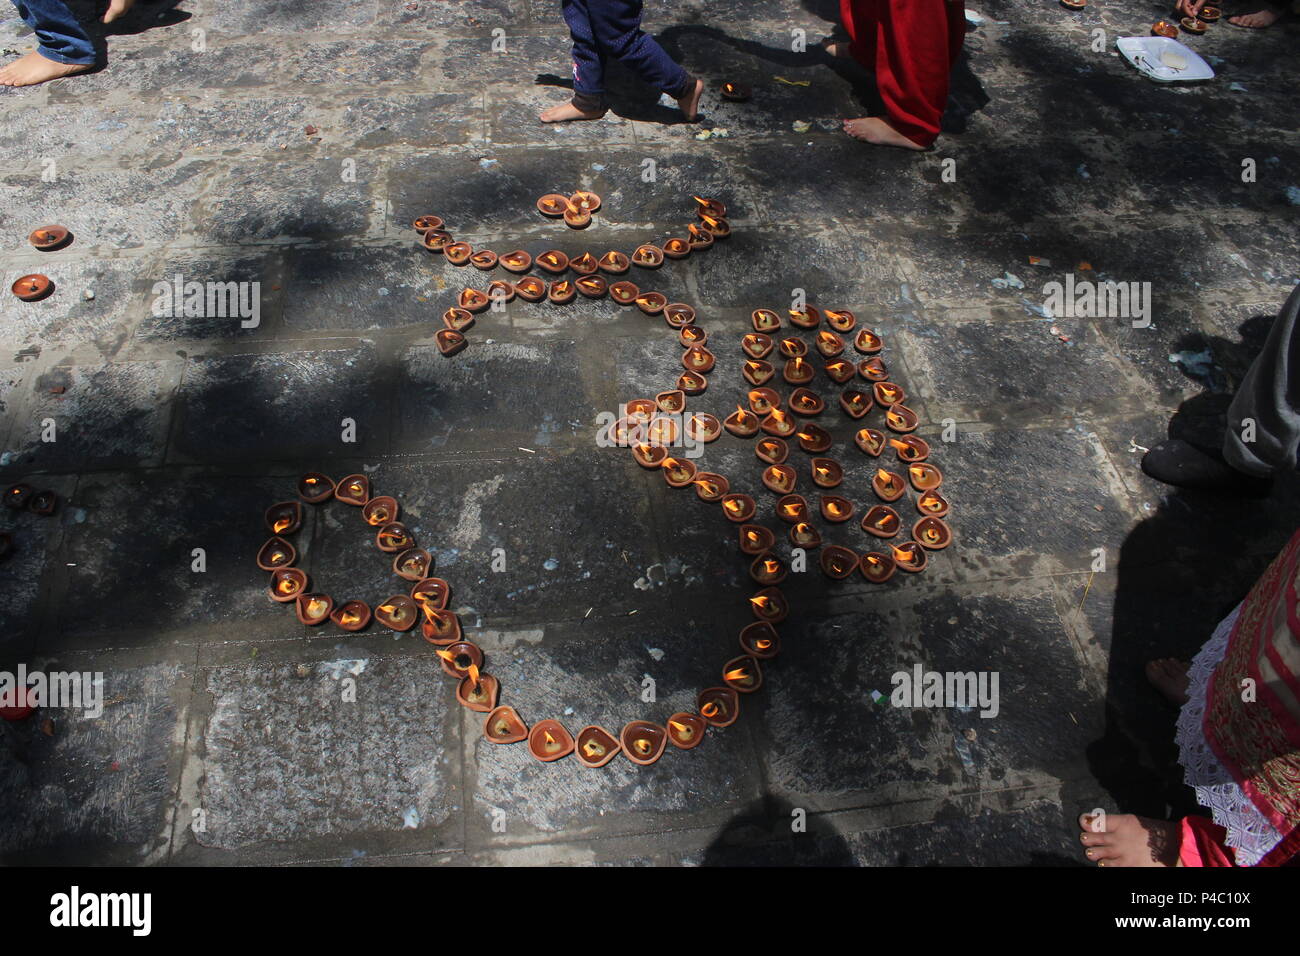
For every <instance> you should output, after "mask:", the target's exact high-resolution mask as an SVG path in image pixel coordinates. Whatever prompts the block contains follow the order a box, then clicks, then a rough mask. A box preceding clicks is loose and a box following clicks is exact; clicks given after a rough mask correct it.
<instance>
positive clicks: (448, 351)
mask: <svg viewBox="0 0 1300 956" xmlns="http://www.w3.org/2000/svg"><path fill="white" fill-rule="evenodd" d="M433 341H434V344H435V345H437V347H438V352H439V353H440V354H441V355H443V356H445V357H447V358H450V357H451V356H453V355H455V354H456V353H457V352H459V351H460V350H461V349H463V348H465V346H466V345H468V344H469V339H467V338H465V336H463V335H461V334H460V333H459V332H457V331H455V330H453V329H439V330H438V331H437V332H435V333H433Z"/></svg>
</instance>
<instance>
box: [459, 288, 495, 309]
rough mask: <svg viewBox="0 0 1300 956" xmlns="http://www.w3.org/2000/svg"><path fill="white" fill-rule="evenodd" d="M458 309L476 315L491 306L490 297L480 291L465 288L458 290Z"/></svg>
mask: <svg viewBox="0 0 1300 956" xmlns="http://www.w3.org/2000/svg"><path fill="white" fill-rule="evenodd" d="M457 301H458V302H459V303H460V307H461V308H462V309H465V310H466V311H468V312H473V313H474V314H475V315H477V314H478V313H480V312H483V311H485V310H486V309H487V307H488V306H490V305H491V304H492V299H491V297H489V296H488V294H487V293H486V292H484V291H482V290H481V289H474V288H470V287H468V286H467V287H466V288H464V289H461V290H460V296H459V298H458V299H457Z"/></svg>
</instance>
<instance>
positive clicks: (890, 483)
mask: <svg viewBox="0 0 1300 956" xmlns="http://www.w3.org/2000/svg"><path fill="white" fill-rule="evenodd" d="M876 480H877V481H878V482H880V483H881V484H882V485H884V486H885V487H886V488H892V487H894V476H893V475H891V474H890V473H889V472H887V471H885V469H883V468H877V469H876Z"/></svg>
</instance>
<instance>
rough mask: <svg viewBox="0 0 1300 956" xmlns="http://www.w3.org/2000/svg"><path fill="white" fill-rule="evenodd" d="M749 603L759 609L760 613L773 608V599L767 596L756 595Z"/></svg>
mask: <svg viewBox="0 0 1300 956" xmlns="http://www.w3.org/2000/svg"><path fill="white" fill-rule="evenodd" d="M749 603H750V604H752V605H754V607H756V608H758V609H759V610H760V611H766V610H767V609H768V608H770V607H771V606H772V599H771V598H770V597H768V596H767V595H766V594H755V595H754V596H753V597H752V598H750V599H749Z"/></svg>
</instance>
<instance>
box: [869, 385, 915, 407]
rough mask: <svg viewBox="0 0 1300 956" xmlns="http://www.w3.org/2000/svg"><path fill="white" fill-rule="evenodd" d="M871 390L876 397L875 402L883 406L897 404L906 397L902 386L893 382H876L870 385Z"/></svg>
mask: <svg viewBox="0 0 1300 956" xmlns="http://www.w3.org/2000/svg"><path fill="white" fill-rule="evenodd" d="M871 392H872V394H873V395H874V396H875V398H876V403H877V404H878V405H882V406H884V407H889V406H890V405H897V404H898V403H899V402H901V401H902V400H903V399H905V398H906V397H907V395H906V394H905V393H904V392H903V390H902V388H900V387H899V386H897V385H895V384H894V383H893V382H876V383H875V384H874V385H872V386H871Z"/></svg>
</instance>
